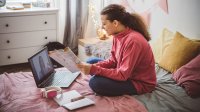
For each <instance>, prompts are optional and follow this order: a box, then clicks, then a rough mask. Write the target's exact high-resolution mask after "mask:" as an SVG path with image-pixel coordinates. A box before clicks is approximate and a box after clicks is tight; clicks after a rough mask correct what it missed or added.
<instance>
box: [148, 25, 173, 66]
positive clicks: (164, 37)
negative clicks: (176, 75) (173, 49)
mask: <svg viewBox="0 0 200 112" xmlns="http://www.w3.org/2000/svg"><path fill="white" fill-rule="evenodd" d="M173 37H174V33H173V32H171V31H169V30H168V29H167V28H164V29H163V30H162V33H161V34H160V36H159V37H158V39H157V40H156V41H155V42H152V43H150V45H151V47H152V51H153V54H154V58H155V62H156V63H159V61H160V58H161V57H162V56H163V53H164V51H165V49H166V48H167V47H168V46H169V45H170V44H171V42H172V39H173Z"/></svg>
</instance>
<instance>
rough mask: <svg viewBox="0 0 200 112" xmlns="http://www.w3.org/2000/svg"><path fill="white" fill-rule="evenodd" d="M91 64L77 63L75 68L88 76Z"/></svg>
mask: <svg viewBox="0 0 200 112" xmlns="http://www.w3.org/2000/svg"><path fill="white" fill-rule="evenodd" d="M91 66H92V65H91V64H88V63H79V64H77V67H78V68H79V69H80V70H81V72H82V73H83V74H85V75H89V74H90V69H91Z"/></svg>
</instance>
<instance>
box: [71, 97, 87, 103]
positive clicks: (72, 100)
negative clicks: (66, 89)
mask: <svg viewBox="0 0 200 112" xmlns="http://www.w3.org/2000/svg"><path fill="white" fill-rule="evenodd" d="M83 98H85V96H79V97H76V98H72V99H71V102H75V101H77V100H81V99H83Z"/></svg>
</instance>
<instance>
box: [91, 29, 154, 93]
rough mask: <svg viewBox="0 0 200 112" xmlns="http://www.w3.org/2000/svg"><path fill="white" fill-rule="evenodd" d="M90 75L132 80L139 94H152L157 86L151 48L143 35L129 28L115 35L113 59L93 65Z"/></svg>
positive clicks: (112, 51)
mask: <svg viewBox="0 0 200 112" xmlns="http://www.w3.org/2000/svg"><path fill="white" fill-rule="evenodd" d="M90 74H95V75H99V76H104V77H107V78H110V79H113V80H118V81H126V80H127V79H130V80H131V81H132V83H133V85H134V87H135V88H136V90H137V93H138V94H143V93H147V92H151V91H152V90H154V88H155V86H156V73H155V61H154V56H153V53H152V50H151V47H150V45H149V44H148V42H147V41H146V39H145V38H144V37H143V35H141V34H140V33H138V32H136V31H133V30H131V29H129V28H127V29H126V30H125V31H124V32H121V33H119V34H117V35H114V38H113V45H112V50H111V57H110V58H109V59H107V60H105V61H101V62H98V63H97V64H95V65H92V67H91V70H90Z"/></svg>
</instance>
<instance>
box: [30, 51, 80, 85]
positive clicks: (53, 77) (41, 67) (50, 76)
mask: <svg viewBox="0 0 200 112" xmlns="http://www.w3.org/2000/svg"><path fill="white" fill-rule="evenodd" d="M28 62H29V63H30V65H31V70H32V73H33V76H34V79H35V82H36V85H37V87H38V88H44V87H48V86H59V87H69V85H70V84H71V83H72V82H73V81H74V80H75V79H76V77H77V76H78V75H79V74H80V72H75V73H72V72H70V71H69V70H62V71H55V70H54V68H53V64H52V62H51V59H50V57H49V55H48V49H47V47H45V48H43V49H42V50H41V51H39V52H38V53H36V54H35V55H33V56H32V57H30V58H29V59H28Z"/></svg>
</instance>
